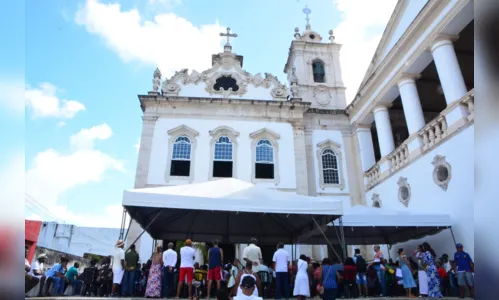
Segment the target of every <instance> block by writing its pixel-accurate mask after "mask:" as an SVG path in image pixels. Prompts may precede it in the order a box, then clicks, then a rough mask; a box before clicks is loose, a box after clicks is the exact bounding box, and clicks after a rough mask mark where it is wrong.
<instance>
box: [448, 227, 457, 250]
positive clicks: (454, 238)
mask: <svg viewBox="0 0 499 300" xmlns="http://www.w3.org/2000/svg"><path fill="white" fill-rule="evenodd" d="M449 229H450V234H452V240H453V241H454V246H455V245H457V242H456V237H455V236H454V231H453V230H452V227H450V228H449Z"/></svg>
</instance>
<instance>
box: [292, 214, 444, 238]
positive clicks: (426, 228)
mask: <svg viewBox="0 0 499 300" xmlns="http://www.w3.org/2000/svg"><path fill="white" fill-rule="evenodd" d="M451 224H452V223H451V219H450V216H449V215H447V214H426V213H424V214H423V213H415V212H412V211H409V210H407V211H391V210H387V209H383V208H375V207H367V206H360V205H358V206H353V207H350V208H348V209H345V211H344V214H343V217H342V224H340V222H339V221H338V220H336V221H334V222H332V223H330V224H328V225H327V226H321V228H322V230H324V233H325V235H326V236H327V238H328V239H329V240H330V241H331V242H332V243H333V244H341V238H340V236H341V235H340V230H339V227H340V225H343V231H344V235H345V237H344V243H345V244H347V245H374V244H388V245H393V244H396V243H401V242H405V241H408V240H412V239H418V238H422V237H424V236H427V235H433V234H436V233H438V232H440V231H442V230H444V229H447V228H451ZM299 242H300V243H303V244H320V243H323V242H324V237H323V235H322V234H321V232H320V230H313V231H312V232H310V233H309V234H306V235H303V236H300V238H299Z"/></svg>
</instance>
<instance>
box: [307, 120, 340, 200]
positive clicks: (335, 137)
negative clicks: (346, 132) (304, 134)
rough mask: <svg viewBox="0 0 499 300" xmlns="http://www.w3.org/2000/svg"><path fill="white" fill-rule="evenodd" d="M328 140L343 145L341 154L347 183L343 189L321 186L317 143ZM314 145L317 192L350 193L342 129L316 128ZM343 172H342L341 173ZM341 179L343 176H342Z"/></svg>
mask: <svg viewBox="0 0 499 300" xmlns="http://www.w3.org/2000/svg"><path fill="white" fill-rule="evenodd" d="M326 140H331V141H333V142H335V143H337V144H339V145H340V146H341V156H342V159H341V160H342V162H341V166H340V167H341V168H342V171H343V182H344V184H345V187H344V188H343V190H341V189H340V188H337V187H335V188H333V187H326V188H325V189H324V190H323V189H322V188H321V186H320V174H319V170H320V168H319V161H318V157H317V144H319V143H322V142H324V141H326ZM312 145H313V149H314V151H313V152H314V153H313V157H314V172H315V186H316V190H317V193H348V191H349V186H348V180H347V179H348V177H347V164H346V159H345V148H344V145H343V136H342V134H341V132H340V131H333V130H314V131H312ZM340 174H341V173H340ZM340 180H341V178H340Z"/></svg>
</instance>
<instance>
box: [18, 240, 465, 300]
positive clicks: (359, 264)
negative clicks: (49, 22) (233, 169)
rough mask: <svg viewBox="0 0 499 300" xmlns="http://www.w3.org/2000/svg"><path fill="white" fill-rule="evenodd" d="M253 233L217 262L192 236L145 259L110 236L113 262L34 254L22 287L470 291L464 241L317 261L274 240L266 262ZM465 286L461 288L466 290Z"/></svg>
mask: <svg viewBox="0 0 499 300" xmlns="http://www.w3.org/2000/svg"><path fill="white" fill-rule="evenodd" d="M256 244H257V241H256V239H252V240H251V241H250V244H249V245H248V246H247V247H246V248H245V249H244V251H243V257H242V258H243V261H242V262H241V261H239V260H238V259H237V258H232V257H231V258H230V259H229V260H227V263H225V264H224V261H225V260H224V253H223V250H222V249H221V248H219V247H218V242H217V241H213V247H211V248H210V249H209V250H208V254H207V258H208V261H207V264H206V265H199V264H198V263H196V262H195V253H196V250H195V249H194V247H193V243H192V241H191V240H189V239H188V240H186V241H185V246H184V247H182V248H181V249H180V251H179V253H177V252H176V251H175V250H174V245H173V243H169V244H168V245H167V249H166V251H164V252H163V248H162V246H160V245H158V246H157V247H156V249H155V252H154V253H153V255H152V257H151V258H150V259H149V260H148V261H147V263H145V264H140V258H139V255H138V253H137V252H136V250H135V246H134V245H132V246H131V247H130V249H129V250H128V251H127V252H126V253H125V251H124V242H123V241H121V240H120V241H118V242H117V243H116V250H115V253H114V259H113V263H112V265H111V264H110V263H111V261H110V258H108V257H106V258H104V259H103V260H102V261H101V262H100V264H99V266H97V261H95V260H93V261H91V263H90V267H87V268H85V269H84V270H83V272H82V273H79V264H78V262H75V263H74V264H73V266H72V267H70V268H68V260H67V258H64V257H63V258H61V260H60V262H59V263H58V264H55V265H54V266H52V267H51V268H50V269H48V270H44V268H43V264H44V262H45V261H46V259H47V257H46V255H45V254H41V255H39V256H38V257H37V258H36V260H35V261H34V262H33V263H32V264H29V262H28V261H27V260H26V263H25V271H26V291H28V290H30V289H33V288H37V289H38V293H37V295H38V296H48V295H62V294H64V292H65V290H66V289H67V288H68V287H69V286H73V293H74V294H75V295H83V296H113V297H117V296H135V297H142V296H143V297H146V298H179V297H181V298H187V297H188V298H189V299H199V298H206V299H208V298H210V297H215V298H217V299H219V300H228V299H236V300H242V299H245V300H249V299H253V298H255V299H257V300H258V299H261V298H262V297H263V298H275V299H282V298H284V299H289V298H290V297H291V296H294V297H297V299H298V300H304V299H305V298H309V297H312V298H313V297H317V296H318V297H320V298H322V299H323V300H335V299H339V298H358V297H368V296H369V297H373V296H402V295H406V296H407V297H409V298H415V297H417V296H426V297H428V298H441V297H442V296H443V295H445V296H460V297H464V296H465V294H466V293H468V295H469V296H471V297H473V296H474V290H473V272H474V265H473V260H472V259H471V257H470V255H469V254H468V253H466V252H464V250H463V245H461V244H457V245H456V253H455V254H454V260H449V257H448V255H447V254H443V255H442V256H441V257H440V258H437V255H436V253H435V251H434V250H433V249H432V248H431V246H430V245H429V244H428V243H423V244H422V245H420V246H419V247H418V248H417V249H416V250H415V251H414V252H413V254H414V256H413V257H408V256H407V255H406V252H405V251H404V249H398V251H397V252H398V257H397V258H396V259H395V261H393V260H392V259H388V260H387V259H386V258H385V257H384V255H383V253H382V252H381V250H380V247H379V246H375V247H374V249H373V250H374V259H373V260H372V261H367V260H366V259H365V258H364V256H363V255H362V254H361V253H360V249H355V253H354V255H353V257H348V258H346V260H344V261H343V262H340V261H339V259H329V258H325V259H323V260H322V261H321V262H315V261H312V259H311V258H310V257H307V256H305V255H300V257H299V259H297V260H295V261H292V259H291V257H290V255H289V253H288V252H287V251H286V250H285V249H284V244H282V243H280V244H278V245H277V248H276V251H275V253H274V255H273V258H272V262H270V263H265V262H264V261H263V259H262V253H261V250H260V248H259V247H258V246H257V245H256ZM466 291H467V292H466Z"/></svg>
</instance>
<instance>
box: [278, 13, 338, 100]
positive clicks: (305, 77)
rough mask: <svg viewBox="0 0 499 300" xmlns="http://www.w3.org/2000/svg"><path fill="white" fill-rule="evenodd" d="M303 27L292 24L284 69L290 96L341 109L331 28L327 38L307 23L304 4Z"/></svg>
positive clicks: (336, 48) (336, 61)
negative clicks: (290, 40) (293, 27)
mask: <svg viewBox="0 0 499 300" xmlns="http://www.w3.org/2000/svg"><path fill="white" fill-rule="evenodd" d="M303 12H304V13H305V15H306V19H305V20H306V21H307V24H306V27H305V31H303V32H302V33H301V34H300V29H299V28H298V27H297V28H295V34H294V37H295V40H293V41H292V42H291V46H290V48H289V54H288V60H287V62H286V65H285V66H284V73H286V74H287V75H288V82H289V85H290V87H291V92H292V97H294V98H301V99H302V101H305V102H311V103H312V107H313V108H323V109H345V108H346V99H345V86H344V85H343V79H342V77H341V67H340V58H339V54H340V48H341V45H340V44H337V43H335V42H334V36H333V31H332V30H330V31H329V41H328V42H323V41H322V36H321V35H320V34H319V33H317V32H315V31H313V30H312V27H311V25H310V19H309V14H310V13H311V10H310V9H309V8H308V7H305V8H304V9H303Z"/></svg>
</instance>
